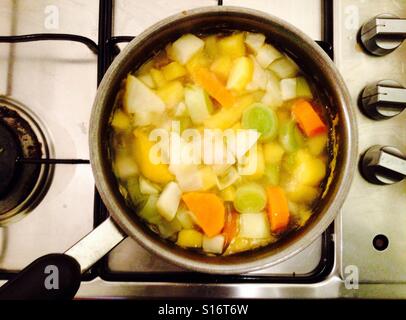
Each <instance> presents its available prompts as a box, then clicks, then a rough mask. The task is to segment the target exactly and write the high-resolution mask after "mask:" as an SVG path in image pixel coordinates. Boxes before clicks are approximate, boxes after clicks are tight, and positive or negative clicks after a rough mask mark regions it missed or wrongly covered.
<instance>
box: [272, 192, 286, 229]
mask: <svg viewBox="0 0 406 320" xmlns="http://www.w3.org/2000/svg"><path fill="white" fill-rule="evenodd" d="M267 196H268V216H269V221H270V223H271V231H272V232H278V231H283V229H285V228H286V227H287V225H288V223H289V208H288V200H287V198H286V195H285V192H284V191H283V189H282V188H281V187H268V188H267Z"/></svg>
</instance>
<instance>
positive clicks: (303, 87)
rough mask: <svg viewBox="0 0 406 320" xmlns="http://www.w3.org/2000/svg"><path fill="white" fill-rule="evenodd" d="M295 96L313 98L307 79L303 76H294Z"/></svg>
mask: <svg viewBox="0 0 406 320" xmlns="http://www.w3.org/2000/svg"><path fill="white" fill-rule="evenodd" d="M296 97H298V98H306V99H313V94H312V91H311V89H310V86H309V84H308V83H307V80H306V79H305V78H304V77H297V78H296Z"/></svg>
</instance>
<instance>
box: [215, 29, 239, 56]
mask: <svg viewBox="0 0 406 320" xmlns="http://www.w3.org/2000/svg"><path fill="white" fill-rule="evenodd" d="M217 43H218V48H219V54H220V55H225V56H229V57H231V58H232V59H235V58H238V57H241V56H244V55H245V44H244V34H243V33H241V32H240V33H235V34H232V35H230V36H227V37H224V38H222V39H220V40H219V41H218V42H217Z"/></svg>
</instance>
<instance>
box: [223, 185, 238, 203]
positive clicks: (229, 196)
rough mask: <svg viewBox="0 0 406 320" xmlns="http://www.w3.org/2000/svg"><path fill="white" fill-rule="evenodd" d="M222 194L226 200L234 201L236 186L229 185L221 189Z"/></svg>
mask: <svg viewBox="0 0 406 320" xmlns="http://www.w3.org/2000/svg"><path fill="white" fill-rule="evenodd" d="M220 195H221V197H222V198H223V200H224V201H229V202H234V199H235V188H234V187H233V186H229V187H227V188H225V189H223V190H221V192H220Z"/></svg>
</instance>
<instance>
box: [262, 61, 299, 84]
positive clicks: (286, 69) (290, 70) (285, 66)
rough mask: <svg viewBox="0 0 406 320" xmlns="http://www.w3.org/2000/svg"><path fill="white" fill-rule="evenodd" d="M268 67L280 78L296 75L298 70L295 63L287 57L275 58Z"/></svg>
mask: <svg viewBox="0 0 406 320" xmlns="http://www.w3.org/2000/svg"><path fill="white" fill-rule="evenodd" d="M269 69H271V70H272V71H273V72H275V74H276V75H277V76H278V77H279V78H281V79H285V78H292V77H294V76H296V74H297V72H298V70H299V68H298V66H297V65H296V63H294V62H293V61H292V60H291V59H289V58H288V57H284V58H281V59H278V60H275V61H274V62H272V63H271V65H270V66H269Z"/></svg>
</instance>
